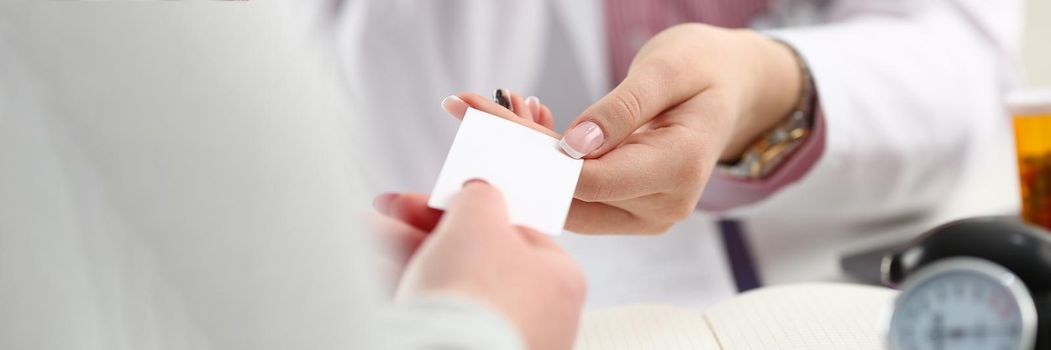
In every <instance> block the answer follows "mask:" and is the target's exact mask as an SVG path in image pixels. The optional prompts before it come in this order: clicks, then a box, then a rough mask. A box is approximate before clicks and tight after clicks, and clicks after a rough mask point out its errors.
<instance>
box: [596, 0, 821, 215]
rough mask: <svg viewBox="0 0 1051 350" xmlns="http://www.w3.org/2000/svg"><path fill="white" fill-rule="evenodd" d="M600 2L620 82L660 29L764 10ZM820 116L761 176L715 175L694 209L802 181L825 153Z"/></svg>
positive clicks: (756, 4) (740, 2)
mask: <svg viewBox="0 0 1051 350" xmlns="http://www.w3.org/2000/svg"><path fill="white" fill-rule="evenodd" d="M605 5H606V30H607V33H608V40H609V42H608V47H609V57H610V70H611V72H610V73H611V77H612V78H613V80H612V81H613V82H615V83H619V82H620V81H621V80H623V79H624V77H625V76H626V75H627V72H628V67H629V66H630V65H631V61H632V59H633V58H634V57H635V53H636V52H638V50H639V48H641V47H642V45H643V44H645V43H646V41H647V40H649V39H650V38H651V37H653V36H654V35H656V34H657V33H659V32H660V31H662V30H664V29H666V28H668V27H671V26H673V25H676V24H679V23H687V22H702V23H706V24H711V25H716V26H720V27H728V28H741V27H747V26H748V24H749V22H751V20H752V18H754V17H755V16H757V15H759V14H761V13H763V11H765V10H766V8H767V5H768V0H692V1H691V0H605ZM823 119H824V118H823V116H822V114H821V113H820V112H817V114H816V116H815V125H814V132H813V133H812V134H811V135H812V136H811V137H810V138H809V139H807V140H806V141H804V144H803V145H802V146H801V147H800V148H799V149H798V150H797V151H796V152H795V154H793V155H791V157H790V158H789V159H787V160H785V162H784V163H782V164H781V166H780V167H779V168H778V169H776V170H775V171H774V172H773V173H771V174H770V175H769V176H767V177H766V178H765V179H762V180H758V181H747V180H742V179H738V178H735V177H732V176H729V175H727V174H723V173H722V172H716V173H714V174H713V175H712V177H711V178H710V179H709V180H708V185H707V187H705V190H704V194H703V195H702V196H701V201H700V203H698V208H700V209H702V210H707V211H726V210H730V209H733V208H736V207H740V206H743V205H748V204H752V203H756V202H759V201H761V200H762V199H764V198H766V197H769V196H770V195H771V194H773V193H775V192H777V191H778V190H780V189H782V188H784V187H785V186H787V185H789V184H791V183H793V182H796V181H798V180H799V179H801V178H802V177H803V175H805V174H806V173H807V171H808V170H810V168H811V167H813V165H814V164H815V163H816V162H817V160H818V159H820V157H821V154H822V153H823V152H824V146H825V127H824V120H823Z"/></svg>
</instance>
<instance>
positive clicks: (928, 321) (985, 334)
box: [888, 257, 1037, 350]
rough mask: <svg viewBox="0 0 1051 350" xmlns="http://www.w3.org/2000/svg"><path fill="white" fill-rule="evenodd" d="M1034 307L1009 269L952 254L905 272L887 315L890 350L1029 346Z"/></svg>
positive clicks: (985, 349)
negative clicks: (914, 270) (890, 312)
mask: <svg viewBox="0 0 1051 350" xmlns="http://www.w3.org/2000/svg"><path fill="white" fill-rule="evenodd" d="M1036 330H1037V319H1036V307H1035V305H1034V303H1033V298H1032V296H1030V294H1029V290H1028V289H1026V287H1025V285H1024V284H1023V283H1022V281H1021V280H1020V279H1019V278H1018V277H1017V276H1015V274H1013V273H1011V271H1010V270H1008V269H1006V268H1004V267H1002V266H1000V265H997V264H994V263H992V262H989V261H987V260H983V259H977V258H971V257H955V258H948V259H943V260H940V261H938V262H936V263H933V264H931V265H929V266H927V267H925V268H924V269H923V270H921V271H920V272H918V273H917V274H915V275H913V276H910V277H909V279H907V280H906V282H905V283H904V284H903V285H902V288H901V294H900V295H899V296H898V300H897V302H896V303H895V305H894V311H893V314H892V316H891V318H890V327H889V332H888V345H889V347H890V349H892V350H913V349H914V350H927V349H929V350H939V349H954V350H970V349H973V350H1032V349H1033V345H1034V344H1035V342H1036Z"/></svg>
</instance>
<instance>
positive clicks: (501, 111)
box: [458, 93, 562, 139]
mask: <svg viewBox="0 0 1051 350" xmlns="http://www.w3.org/2000/svg"><path fill="white" fill-rule="evenodd" d="M458 96H459V97H460V99H462V100H463V101H464V102H466V103H467V105H469V106H471V107H472V108H474V109H477V110H479V111H482V112H486V113H489V114H492V115H495V116H497V117H500V118H504V119H507V120H510V121H512V122H515V123H517V124H521V125H524V126H526V127H528V128H530V129H533V130H536V131H539V132H542V133H544V134H545V135H548V136H551V137H553V138H555V139H559V138H562V135H560V134H559V133H557V132H555V131H554V130H551V129H548V128H547V127H544V126H543V125H540V124H538V123H537V122H535V121H533V120H530V119H525V118H520V117H519V116H518V115H516V114H515V113H514V112H512V111H510V110H508V109H507V108H504V107H503V106H501V105H499V104H497V103H496V102H493V101H492V100H490V99H488V98H486V97H482V95H479V94H476V93H463V94H460V95H458Z"/></svg>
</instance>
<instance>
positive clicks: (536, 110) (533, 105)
mask: <svg viewBox="0 0 1051 350" xmlns="http://www.w3.org/2000/svg"><path fill="white" fill-rule="evenodd" d="M525 103H526V108H529V113H530V114H532V115H533V121H538V120H540V98H538V97H536V96H529V97H526V99H525Z"/></svg>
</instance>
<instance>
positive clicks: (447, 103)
mask: <svg viewBox="0 0 1051 350" xmlns="http://www.w3.org/2000/svg"><path fill="white" fill-rule="evenodd" d="M467 107H468V106H467V102H464V101H463V100H462V99H460V97H459V96H456V95H449V97H446V98H445V99H444V100H442V109H444V110H445V113H449V115H451V116H453V117H454V118H456V119H463V116H464V114H467Z"/></svg>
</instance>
